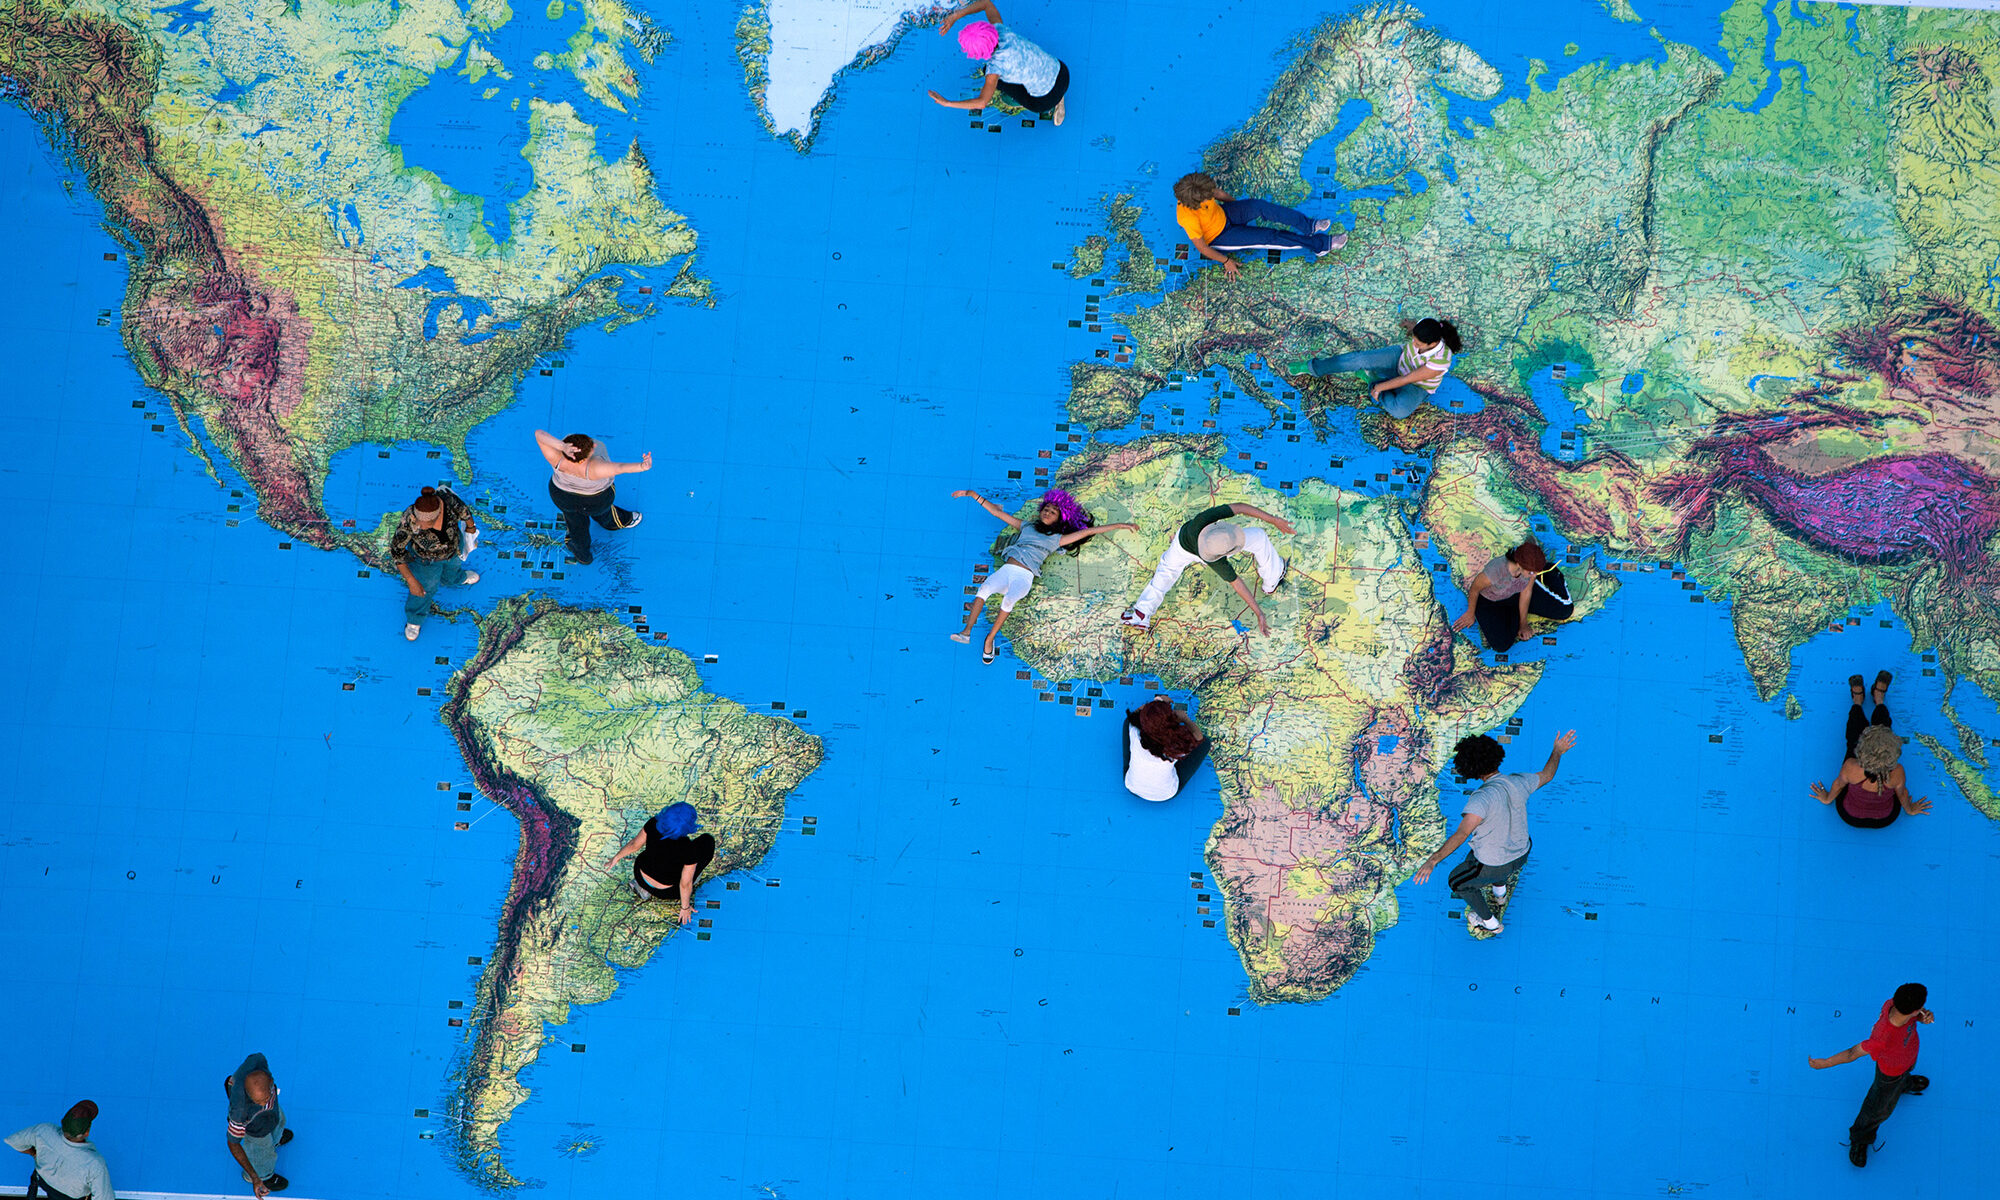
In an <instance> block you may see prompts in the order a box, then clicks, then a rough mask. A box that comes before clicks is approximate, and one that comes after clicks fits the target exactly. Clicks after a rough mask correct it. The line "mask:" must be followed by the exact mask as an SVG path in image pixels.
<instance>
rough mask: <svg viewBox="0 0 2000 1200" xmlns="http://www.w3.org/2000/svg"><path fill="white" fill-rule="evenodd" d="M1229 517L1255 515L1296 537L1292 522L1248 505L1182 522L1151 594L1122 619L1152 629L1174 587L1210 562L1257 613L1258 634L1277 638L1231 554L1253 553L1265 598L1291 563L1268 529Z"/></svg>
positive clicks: (1231, 506)
mask: <svg viewBox="0 0 2000 1200" xmlns="http://www.w3.org/2000/svg"><path fill="white" fill-rule="evenodd" d="M1225 517H1254V518H1256V519H1257V520H1259V521H1264V522H1267V523H1269V524H1270V526H1271V527H1272V528H1273V529H1277V530H1279V531H1280V532H1282V533H1296V532H1298V531H1297V530H1295V529H1293V528H1292V523H1291V522H1290V521H1287V520H1285V519H1284V518H1283V517H1274V516H1272V515H1271V514H1270V513H1267V512H1265V511H1264V510H1263V509H1261V508H1255V507H1252V506H1251V505H1248V504H1218V505H1217V506H1215V507H1214V508H1209V509H1203V510H1202V511H1201V512H1199V513H1196V514H1195V515H1194V516H1192V517H1190V518H1189V519H1188V520H1186V521H1185V522H1183V523H1182V524H1181V528H1180V532H1179V533H1177V534H1175V535H1174V540H1173V541H1171V542H1168V543H1167V549H1166V552H1165V553H1163V554H1161V555H1160V565H1159V566H1158V567H1156V568H1154V570H1153V578H1152V581H1151V582H1150V583H1148V584H1147V585H1146V590H1145V591H1144V592H1141V593H1140V594H1139V598H1138V599H1137V600H1135V601H1133V602H1132V607H1130V608H1128V609H1126V610H1125V611H1124V613H1123V614H1121V615H1120V616H1119V618H1118V619H1119V620H1121V621H1123V622H1125V623H1126V624H1127V625H1132V626H1136V627H1137V628H1140V629H1146V628H1149V627H1150V626H1151V625H1152V623H1153V614H1154V613H1156V612H1158V611H1159V609H1160V601H1162V600H1165V599H1166V598H1167V593H1168V592H1170V591H1172V590H1173V588H1174V585H1175V584H1176V583H1179V582H1180V580H1181V573H1182V572H1183V571H1186V570H1187V569H1188V568H1189V567H1191V566H1193V565H1195V564H1196V563H1207V564H1208V569H1209V570H1211V571H1214V572H1215V573H1216V574H1217V575H1220V576H1221V577H1222V578H1223V579H1225V580H1227V581H1228V583H1229V586H1231V587H1233V588H1235V589H1236V594H1237V595H1239V596H1241V597H1243V603H1245V604H1248V605H1249V606H1250V611H1251V612H1253V613H1255V614H1257V631H1258V632H1259V633H1262V634H1263V635H1264V636H1266V637H1269V636H1270V634H1271V623H1270V622H1269V621H1266V620H1265V619H1264V610H1263V609H1261V608H1259V607H1257V598H1256V597H1255V596H1252V595H1251V594H1250V589H1249V588H1247V587H1244V586H1243V581H1242V580H1241V579H1238V578H1237V577H1236V568H1234V567H1232V566H1230V565H1229V556H1230V555H1232V554H1235V553H1237V552H1238V551H1242V550H1247V551H1249V552H1250V557H1251V558H1253V559H1255V560H1256V562H1257V578H1258V580H1259V582H1261V583H1262V584H1263V585H1264V594H1265V595H1266V596H1268V595H1270V594H1271V593H1272V592H1275V591H1277V590H1278V583H1279V581H1280V580H1282V579H1284V577H1285V560H1284V559H1282V558H1280V557H1278V550H1277V547H1275V546H1273V545H1271V536H1270V535H1269V534H1267V533H1265V532H1264V531H1263V530H1261V529H1258V528H1255V527H1254V526H1252V527H1245V526H1242V525H1238V524H1235V523H1234V522H1232V521H1227V520H1224V519H1223V518H1225Z"/></svg>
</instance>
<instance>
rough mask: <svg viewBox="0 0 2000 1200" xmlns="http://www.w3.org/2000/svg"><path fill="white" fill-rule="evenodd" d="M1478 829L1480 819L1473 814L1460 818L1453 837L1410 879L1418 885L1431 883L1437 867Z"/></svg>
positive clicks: (1425, 861) (1452, 834)
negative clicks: (1433, 872) (1432, 873)
mask: <svg viewBox="0 0 2000 1200" xmlns="http://www.w3.org/2000/svg"><path fill="white" fill-rule="evenodd" d="M1477 828H1479V818H1478V817H1475V816H1473V815H1472V814H1471V813H1467V814H1465V815H1464V816H1462V817H1460V818H1459V820H1458V828H1457V829H1454V830H1452V833H1451V837H1450V838H1448V839H1446V841H1445V844H1444V845H1442V846H1439V847H1438V848H1437V853H1435V854H1433V855H1431V856H1430V857H1429V858H1427V859H1425V860H1424V865H1423V866H1421V867H1418V868H1417V873H1416V874H1414V875H1412V876H1410V878H1412V879H1414V880H1416V881H1417V882H1418V883H1429V882H1430V881H1431V872H1432V871H1435V870H1436V869H1437V865H1438V864H1439V863H1441V862H1443V861H1444V860H1445V859H1447V858H1450V857H1451V852H1452V851H1454V850H1456V849H1458V848H1459V847H1460V846H1463V845H1464V844H1465V839H1466V838H1469V837H1471V836H1472V831H1473V830H1475V829H1477Z"/></svg>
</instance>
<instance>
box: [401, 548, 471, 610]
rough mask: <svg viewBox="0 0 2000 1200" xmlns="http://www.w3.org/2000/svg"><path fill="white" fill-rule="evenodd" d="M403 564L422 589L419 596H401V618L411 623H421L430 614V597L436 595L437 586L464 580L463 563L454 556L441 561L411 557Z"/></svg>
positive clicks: (449, 585)
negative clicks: (426, 560)
mask: <svg viewBox="0 0 2000 1200" xmlns="http://www.w3.org/2000/svg"><path fill="white" fill-rule="evenodd" d="M403 565H404V566H406V567H408V568H410V576H411V577H412V578H414V579H415V580H416V581H417V586H418V587H420V588H422V589H424V593H423V595H421V596H418V595H407V594H406V595H405V596H404V597H403V619H404V620H405V621H407V622H409V623H410V624H412V625H421V624H423V623H424V618H425V617H428V616H430V615H431V597H433V596H435V595H437V593H438V589H439V588H445V587H457V586H458V585H459V584H462V583H464V582H465V564H464V563H462V562H460V561H458V560H457V559H455V558H447V559H445V560H444V561H443V562H425V561H424V560H422V559H420V558H413V559H411V560H410V561H409V562H407V563H404V564H403Z"/></svg>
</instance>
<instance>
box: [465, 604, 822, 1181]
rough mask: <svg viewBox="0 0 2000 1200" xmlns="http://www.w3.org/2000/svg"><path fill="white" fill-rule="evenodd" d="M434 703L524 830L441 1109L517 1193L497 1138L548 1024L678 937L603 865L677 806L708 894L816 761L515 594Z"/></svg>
mask: <svg viewBox="0 0 2000 1200" xmlns="http://www.w3.org/2000/svg"><path fill="white" fill-rule="evenodd" d="M447 697H448V698H447V701H446V703H445V705H444V708H443V712H442V718H443V720H444V723H445V725H446V726H447V727H448V728H449V729H450V730H451V732H452V735H453V737H454V738H456V739H457V742H458V748H459V752H460V753H461V754H462V755H463V756H464V758H465V762H466V766H467V768H468V770H469V771H470V772H471V776H472V780H473V782H474V783H475V784H476V785H477V786H478V788H479V790H480V792H481V793H482V794H484V795H485V796H486V797H487V798H489V799H491V800H492V801H493V802H494V803H496V804H501V805H504V806H505V807H506V808H507V809H508V811H509V812H511V813H513V815H514V817H515V818H516V819H517V820H518V821H519V822H520V826H521V844H520V849H519V851H518V852H517V853H516V855H515V859H514V873H513V879H512V881H511V882H510V883H509V885H508V889H507V897H506V900H505V901H504V902H503V903H502V905H501V908H500V917H499V924H498V929H497V932H496V934H495V937H494V946H493V952H492V954H491V955H490V956H489V957H488V958H487V960H486V966H485V969H484V971H483V972H482V974H481V976H480V980H479V987H478V992H477V995H476V1002H475V1004H474V1007H473V1012H472V1015H471V1017H470V1019H469V1020H468V1022H467V1029H468V1037H469V1039H470V1040H469V1043H468V1046H467V1048H466V1051H465V1054H464V1058H463V1060H462V1062H461V1064H460V1066H459V1067H458V1069H457V1071H456V1072H455V1084H456V1091H455V1092H454V1094H453V1096H452V1098H451V1100H450V1102H449V1109H450V1112H451V1115H452V1117H453V1119H454V1120H453V1124H454V1127H455V1129H456V1134H455V1137H456V1146H455V1152H456V1156H457V1160H458V1164H459V1166H460V1168H461V1169H463V1170H464V1171H465V1172H466V1173H467V1174H468V1175H470V1176H471V1177H472V1178H473V1179H475V1180H476V1181H478V1182H480V1183H481V1184H484V1185H486V1186H489V1187H515V1186H519V1185H520V1184H521V1183H522V1181H521V1180H518V1179H516V1178H515V1177H514V1175H513V1174H512V1173H511V1172H510V1171H509V1170H508V1168H507V1165H506V1162H505V1155H504V1152H503V1151H504V1146H503V1141H502V1138H501V1132H502V1128H503V1126H504V1125H505V1124H506V1122H507V1119H508V1117H509V1116H510V1115H511V1114H512V1113H513V1111H514V1109H515V1108H517V1107H518V1106H519V1105H520V1104H521V1103H522V1101H524V1100H526V1099H527V1096H528V1088H527V1086H526V1085H525V1084H523V1082H522V1080H521V1075H522V1072H524V1071H525V1070H526V1069H527V1068H528V1066H529V1065H530V1064H532V1063H533V1062H534V1061H535V1059H536V1056H537V1055H538V1054H539V1053H540V1051H541V1048H542V1046H543V1044H544V1043H545V1041H546V1040H547V1036H548V1035H547V1033H546V1027H547V1026H549V1025H560V1024H563V1023H564V1022H566V1021H567V1020H568V1019H569V1010H570V1006H571V1005H576V1004H596V1003H599V1002H601V1001H603V1000H605V999H607V998H608V997H610V995H611V994H612V992H613V991H614V990H615V989H616V988H617V985H618V975H617V970H618V969H619V968H633V967H639V966H642V965H644V964H645V963H646V961H647V960H648V959H649V958H650V957H651V956H652V954H653V952H654V951H655V950H656V949H658V948H659V945H660V943H661V942H662V941H663V940H664V939H666V938H667V937H669V936H672V935H673V934H674V932H675V931H676V930H678V929H680V928H681V926H680V925H679V924H678V920H677V918H678V909H677V908H676V907H675V906H674V905H671V904H666V903H661V902H642V901H639V900H637V899H636V898H635V897H634V896H633V894H632V891H631V888H630V878H631V877H630V874H629V872H628V871H625V870H621V871H618V872H613V873H607V872H606V871H605V869H604V868H605V863H606V862H607V861H608V860H609V859H610V858H611V856H612V854H613V853H614V852H615V851H616V850H617V849H618V847H620V846H621V845H623V844H624V843H625V842H626V841H627V840H628V839H630V838H631V837H632V835H633V834H635V833H637V832H638V831H639V829H640V827H641V826H642V825H644V824H645V822H646V819H647V818H648V817H650V816H652V815H653V814H654V813H656V812H658V811H659V810H660V809H662V808H664V807H665V806H667V805H668V804H671V803H673V802H675V801H677V800H685V801H687V802H689V803H691V804H693V805H694V806H695V808H696V809H697V810H698V811H699V813H700V815H701V824H702V828H703V829H704V830H706V831H707V832H710V833H712V834H714V835H715V841H716V851H715V860H714V862H713V863H712V864H711V865H710V867H709V869H708V872H707V874H706V875H704V876H703V885H704V886H713V884H712V881H713V880H715V879H716V878H718V877H720V876H722V875H726V874H728V873H729V872H731V871H734V870H737V869H739V868H742V867H750V866H755V865H756V864H757V863H758V862H759V861H761V860H762V859H763V857H764V855H765V854H766V853H767V852H769V850H770V849H771V846H772V844H773V842H775V841H776V839H777V834H778V828H779V824H780V822H781V820H782V819H783V817H784V810H785V799H786V797H787V795H788V794H789V793H790V792H791V791H792V789H794V788H795V787H797V786H798V785H799V782H800V781H801V780H803V779H804V778H805V777H806V776H807V775H809V774H811V773H812V771H813V770H814V769H815V768H817V767H818V766H819V764H820V760H821V757H822V754H823V751H822V748H821V744H820V740H819V739H818V738H816V737H814V736H813V735H811V734H809V733H806V732H805V731H804V730H802V729H800V728H799V727H798V726H797V725H794V724H793V723H792V722H790V721H787V720H785V719H783V718H781V717H776V716H770V715H766V714H761V713H754V712H751V711H750V710H748V709H746V708H745V707H744V706H742V705H741V704H738V703H736V702H735V701H733V700H729V699H726V698H724V697H721V696H717V695H714V694H712V693H710V692H708V691H706V690H704V689H703V687H702V682H701V678H700V675H699V673H698V672H697V671H696V669H695V664H694V663H693V661H691V660H690V659H689V658H688V657H687V656H686V655H685V654H682V653H681V652H679V651H678V650H673V649H670V648H668V647H665V646H652V645H647V644H646V643H644V642H642V641H641V640H640V639H639V636H638V635H637V634H636V633H634V632H633V631H632V630H631V629H630V628H628V627H627V626H625V625H624V624H623V623H621V622H620V621H619V620H618V618H617V616H616V615H615V614H612V613H609V612H605V611H602V610H598V609H576V608H566V607H561V606H557V605H554V604H551V603H547V602H543V601H535V600H531V599H528V598H525V597H515V598H513V599H509V600H506V601H503V602H502V603H501V604H500V605H498V606H497V607H496V608H495V609H494V610H493V612H492V613H491V614H490V615H489V616H487V617H486V618H485V619H484V620H483V621H481V623H480V633H479V647H478V650H477V652H476V653H475V654H474V656H473V657H472V659H471V660H470V661H468V662H467V663H466V664H465V666H464V667H463V668H462V669H461V670H460V671H459V672H458V673H457V674H456V675H455V676H453V678H452V680H451V683H450V685H449V687H448V689H447ZM699 896H700V892H697V898H699Z"/></svg>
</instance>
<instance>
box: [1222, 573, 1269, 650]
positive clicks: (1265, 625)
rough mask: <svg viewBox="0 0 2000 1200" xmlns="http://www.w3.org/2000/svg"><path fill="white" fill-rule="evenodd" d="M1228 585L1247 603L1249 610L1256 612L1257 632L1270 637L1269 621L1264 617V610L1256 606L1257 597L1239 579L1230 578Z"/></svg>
mask: <svg viewBox="0 0 2000 1200" xmlns="http://www.w3.org/2000/svg"><path fill="white" fill-rule="evenodd" d="M1229 586H1230V587H1233V588H1235V589H1236V594H1237V595H1239V596H1241V597H1243V603H1245V604H1247V605H1249V606H1250V611H1251V612H1253V613H1256V614H1257V632H1258V633H1261V634H1263V635H1264V636H1265V637H1270V636H1271V623H1270V622H1269V621H1266V620H1265V619H1264V610H1263V609H1261V608H1258V607H1257V597H1255V596H1253V595H1251V594H1250V589H1249V588H1247V587H1244V586H1243V581H1242V580H1241V579H1232V580H1230V581H1229Z"/></svg>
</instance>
